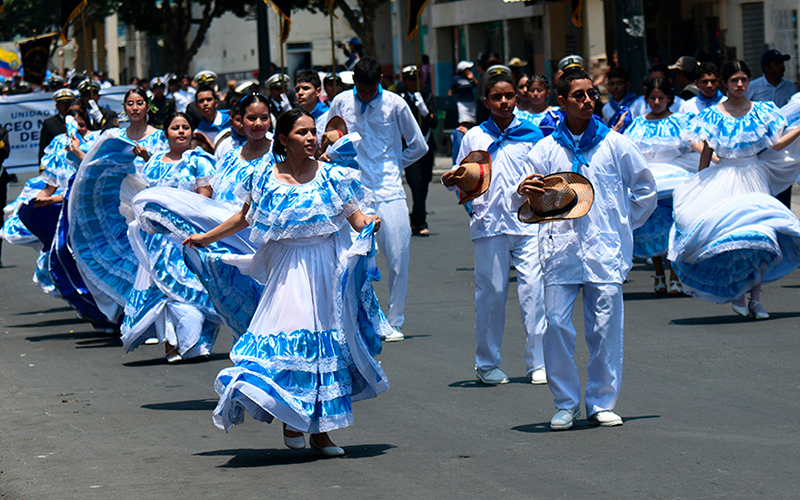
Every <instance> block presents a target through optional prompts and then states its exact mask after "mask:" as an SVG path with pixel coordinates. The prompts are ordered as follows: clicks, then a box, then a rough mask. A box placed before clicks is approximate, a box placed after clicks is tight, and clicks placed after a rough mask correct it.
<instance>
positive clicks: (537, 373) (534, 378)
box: [531, 368, 547, 385]
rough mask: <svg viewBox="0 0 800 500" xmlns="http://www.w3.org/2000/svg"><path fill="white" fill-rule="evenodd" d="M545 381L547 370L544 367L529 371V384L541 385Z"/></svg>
mask: <svg viewBox="0 0 800 500" xmlns="http://www.w3.org/2000/svg"><path fill="white" fill-rule="evenodd" d="M546 383H547V372H546V371H545V369H544V368H537V369H535V370H533V372H532V373H531V384H536V385H542V384H546Z"/></svg>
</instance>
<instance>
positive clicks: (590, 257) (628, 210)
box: [508, 131, 657, 286]
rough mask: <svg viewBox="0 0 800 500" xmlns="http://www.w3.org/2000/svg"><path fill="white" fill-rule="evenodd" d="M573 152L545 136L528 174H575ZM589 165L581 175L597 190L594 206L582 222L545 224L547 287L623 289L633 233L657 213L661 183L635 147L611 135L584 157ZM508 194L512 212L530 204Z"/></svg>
mask: <svg viewBox="0 0 800 500" xmlns="http://www.w3.org/2000/svg"><path fill="white" fill-rule="evenodd" d="M572 156H573V155H572V152H571V151H569V150H567V149H566V148H564V147H563V146H561V145H560V144H558V143H557V142H556V141H555V140H554V139H553V137H552V136H548V137H545V138H544V139H543V140H541V141H539V142H538V143H537V144H536V146H534V147H533V149H532V150H531V151H530V153H528V156H527V157H526V158H525V172H524V175H525V176H528V175H530V174H533V173H538V174H542V175H548V174H552V173H555V172H561V171H564V170H570V168H571V165H572ZM583 157H584V158H585V159H586V161H588V162H589V165H588V166H587V165H583V167H582V168H581V172H580V173H581V174H582V175H583V176H585V177H586V178H588V179H589V181H591V183H592V185H593V186H594V203H593V205H592V208H591V209H590V210H589V213H588V214H586V215H585V216H583V217H580V218H578V219H571V220H565V221H558V222H547V223H544V224H540V228H539V255H540V258H541V260H542V268H543V271H544V273H543V274H544V284H545V286H546V285H567V284H580V283H618V284H622V282H623V281H625V277H626V276H627V275H628V271H630V269H631V266H632V258H633V230H634V229H636V228H638V227H640V226H641V225H642V224H644V222H645V221H646V220H647V218H648V217H650V214H652V213H653V210H655V208H656V202H657V192H656V182H655V180H654V179H653V175H652V174H651V173H650V170H649V169H648V168H647V162H646V161H645V159H644V157H643V156H642V154H641V153H640V152H639V150H638V149H637V148H636V146H634V144H633V143H632V142H631V141H630V140H629V139H627V138H626V137H623V136H622V135H620V134H618V133H616V132H613V131H612V132H609V133H608V135H607V136H606V137H605V139H603V140H602V141H601V142H600V144H598V145H597V146H595V147H594V148H592V149H590V150H589V151H585V152H583ZM517 186H519V182H517V185H516V186H514V187H513V189H511V191H510V192H509V194H508V196H509V201H510V203H511V208H512V209H514V210H516V209H518V208H519V207H520V206H521V205H522V203H523V202H524V201H525V199H526V198H525V197H523V196H520V195H519V194H517Z"/></svg>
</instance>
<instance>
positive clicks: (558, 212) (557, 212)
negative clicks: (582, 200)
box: [533, 196, 578, 217]
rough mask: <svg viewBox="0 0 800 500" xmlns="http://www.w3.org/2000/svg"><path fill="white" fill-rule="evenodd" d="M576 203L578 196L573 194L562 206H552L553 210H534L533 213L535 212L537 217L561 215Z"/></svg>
mask: <svg viewBox="0 0 800 500" xmlns="http://www.w3.org/2000/svg"><path fill="white" fill-rule="evenodd" d="M577 204H578V197H577V196H575V197H573V198H572V200H570V202H569V203H567V204H566V205H564V206H563V207H559V208H554V209H553V210H546V211H544V212H537V211H536V210H534V211H533V213H535V214H536V215H537V216H539V217H552V216H554V215H561V214H563V213H567V212H569V211H570V210H572V209H573V208H575V205H577Z"/></svg>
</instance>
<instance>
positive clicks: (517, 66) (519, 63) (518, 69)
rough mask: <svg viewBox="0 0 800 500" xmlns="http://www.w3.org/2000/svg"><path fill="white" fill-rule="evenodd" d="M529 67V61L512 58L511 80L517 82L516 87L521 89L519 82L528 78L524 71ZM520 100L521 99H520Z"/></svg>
mask: <svg viewBox="0 0 800 500" xmlns="http://www.w3.org/2000/svg"><path fill="white" fill-rule="evenodd" d="M527 65H528V61H523V60H522V59H520V58H519V57H512V58H511V60H510V61H508V64H506V66H508V67H509V68H510V69H511V79H512V80H514V82H516V86H517V88H518V89H519V83H520V82H519V81H520V80H521V79H522V78H523V77H525V76H527V75H526V74H525V73H524V72H523V71H522V69H523V68H524V67H526V66H527ZM518 100H519V99H518Z"/></svg>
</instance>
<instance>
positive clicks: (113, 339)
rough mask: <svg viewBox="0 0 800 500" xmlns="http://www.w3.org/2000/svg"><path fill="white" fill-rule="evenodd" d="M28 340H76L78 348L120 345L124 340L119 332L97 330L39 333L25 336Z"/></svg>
mask: <svg viewBox="0 0 800 500" xmlns="http://www.w3.org/2000/svg"><path fill="white" fill-rule="evenodd" d="M25 340H27V341H28V342H44V341H48V340H74V341H75V343H76V344H77V345H76V347H75V348H76V349H87V348H96V347H119V346H121V345H122V342H121V341H120V340H119V337H118V334H113V333H103V332H100V331H96V330H90V331H88V332H69V333H51V334H49V335H37V336H35V337H25Z"/></svg>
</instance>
